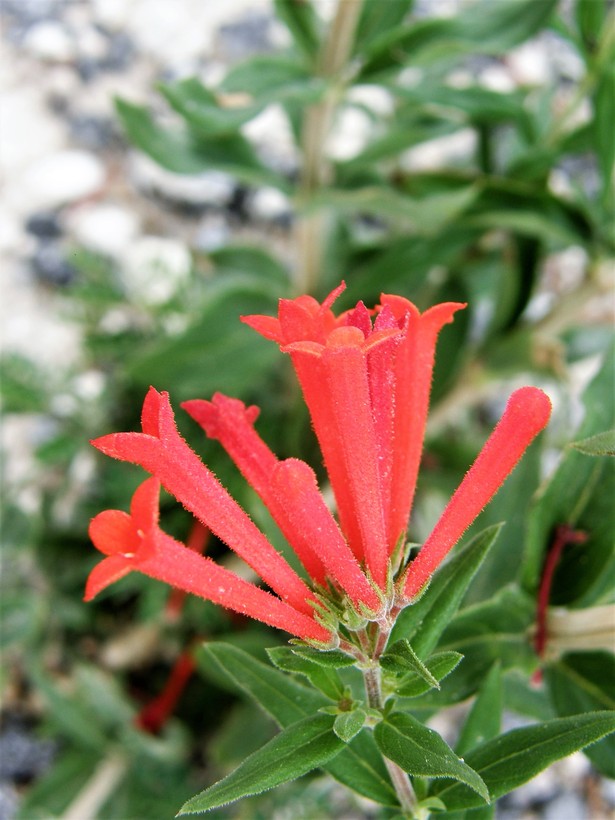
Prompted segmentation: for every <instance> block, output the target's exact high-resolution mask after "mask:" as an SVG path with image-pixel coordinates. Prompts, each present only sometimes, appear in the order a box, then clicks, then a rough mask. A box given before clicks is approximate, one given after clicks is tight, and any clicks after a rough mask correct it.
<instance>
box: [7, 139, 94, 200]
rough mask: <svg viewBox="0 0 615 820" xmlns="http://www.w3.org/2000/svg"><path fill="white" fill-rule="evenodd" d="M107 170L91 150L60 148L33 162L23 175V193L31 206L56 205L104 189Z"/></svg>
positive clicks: (83, 197) (82, 197)
mask: <svg viewBox="0 0 615 820" xmlns="http://www.w3.org/2000/svg"><path fill="white" fill-rule="evenodd" d="M105 177H106V171H105V168H104V166H103V164H102V163H101V162H100V160H99V159H98V158H97V157H95V156H94V154H91V153H89V152H87V151H75V150H69V151H58V152H57V153H55V154H49V155H48V156H45V157H42V158H41V159H39V160H38V161H36V162H34V163H32V164H31V165H30V166H29V167H28V168H27V169H26V170H25V172H24V174H23V176H22V178H21V185H22V195H23V199H24V200H25V201H26V202H29V203H30V209H31V210H35V209H43V208H56V207H59V206H61V205H66V204H68V203H70V202H78V201H79V200H80V199H85V198H86V197H88V196H92V195H93V194H95V193H97V192H98V191H100V189H101V188H102V186H103V185H104V182H105Z"/></svg>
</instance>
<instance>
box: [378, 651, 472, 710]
mask: <svg viewBox="0 0 615 820" xmlns="http://www.w3.org/2000/svg"><path fill="white" fill-rule="evenodd" d="M461 660H463V655H462V654H461V653H460V652H450V651H449V652H436V654H435V655H432V656H431V657H430V658H429V660H428V661H426V662H425V664H424V666H425V667H426V668H427V670H428V671H429V673H430V675H431V676H432V677H433V678H435V679H436V680H437V681H438V689H439V688H440V686H439V684H440V681H441V680H443V679H444V678H445V677H446V676H447V675H449V674H450V673H451V672H452V671H453V669H455V668H456V667H457V664H458V663H459V662H460V661H461ZM393 686H394V689H395V692H396V694H398V695H400V696H401V697H404V698H416V697H419V695H424V694H425V692H429V691H430V690H431V689H433V686H432V684H431V683H429V682H428V681H427V680H425V678H424V677H423V676H421V675H419V674H417V673H415V672H408V673H407V674H405V675H404V676H403V677H399V678H397V680H396V681H395V682H394V684H393Z"/></svg>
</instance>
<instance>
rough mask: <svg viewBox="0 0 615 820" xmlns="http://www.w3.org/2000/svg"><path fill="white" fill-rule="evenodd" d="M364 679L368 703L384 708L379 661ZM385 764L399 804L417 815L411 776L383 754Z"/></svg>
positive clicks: (364, 672)
mask: <svg viewBox="0 0 615 820" xmlns="http://www.w3.org/2000/svg"><path fill="white" fill-rule="evenodd" d="M363 679H364V681H365V693H366V695H367V703H368V705H369V706H370V707H371V708H372V709H382V707H383V706H384V703H383V699H382V687H381V685H380V665H379V664H378V662H377V661H372V664H371V665H370V666H368V667H367V668H365V669H364V670H363ZM382 759H383V760H384V765H385V766H386V767H387V771H388V773H389V777H390V778H391V782H392V783H393V786H394V788H395V793H396V794H397V799H398V800H399V805H400V806H401V809H402V812H403V813H404V815H405V816H406V817H415V816H416V807H417V799H416V795H415V793H414V789H413V788H412V784H411V783H410V778H409V777H408V775H407V774H406V772H405V771H404V770H403V769H402V768H401V767H400V766H398V765H397V763H393V761H392V760H389V758H388V757H385V756H384V755H382Z"/></svg>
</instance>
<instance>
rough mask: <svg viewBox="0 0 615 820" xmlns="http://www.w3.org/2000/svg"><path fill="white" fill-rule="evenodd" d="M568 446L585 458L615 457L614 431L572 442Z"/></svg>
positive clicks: (606, 431)
mask: <svg viewBox="0 0 615 820" xmlns="http://www.w3.org/2000/svg"><path fill="white" fill-rule="evenodd" d="M569 446H570V447H574V449H575V450H579V451H580V452H581V453H585V455H586V456H615V430H605V431H604V433H596V435H595V436H589V438H584V439H582V441H573V442H572V443H571V444H570V445H569Z"/></svg>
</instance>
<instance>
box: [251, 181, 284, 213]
mask: <svg viewBox="0 0 615 820" xmlns="http://www.w3.org/2000/svg"><path fill="white" fill-rule="evenodd" d="M250 211H251V212H252V215H253V216H254V217H256V218H257V219H264V220H274V219H281V218H284V217H286V216H288V215H289V214H290V212H291V211H292V207H291V204H290V200H289V198H288V197H287V196H286V195H285V194H283V193H282V191H279V190H278V189H277V188H270V187H265V188H259V189H258V190H257V191H255V192H254V195H253V196H252V198H251V200H250Z"/></svg>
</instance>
